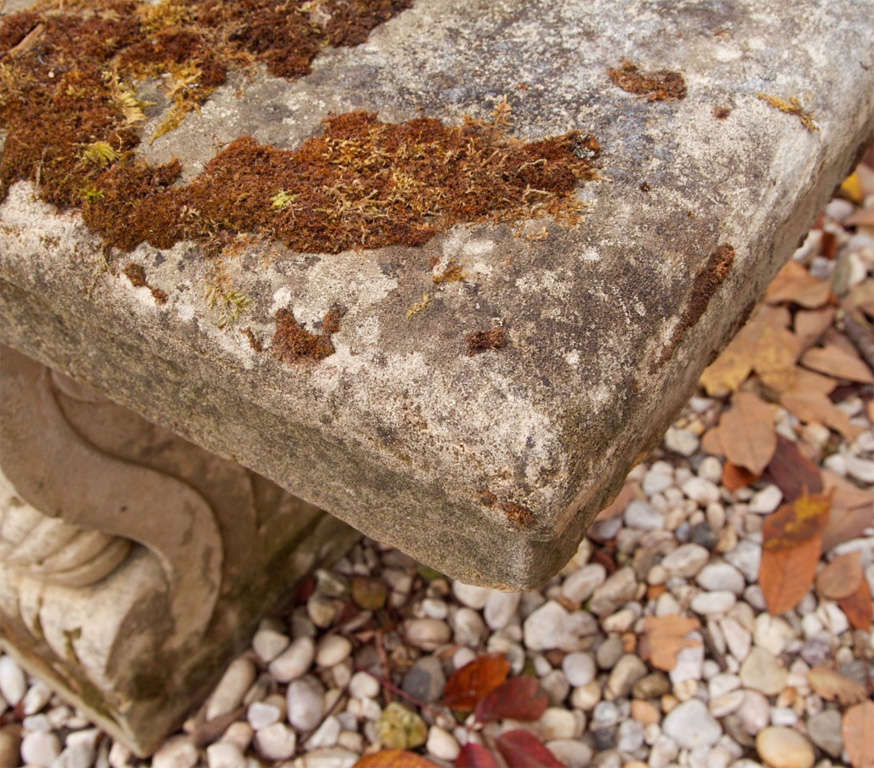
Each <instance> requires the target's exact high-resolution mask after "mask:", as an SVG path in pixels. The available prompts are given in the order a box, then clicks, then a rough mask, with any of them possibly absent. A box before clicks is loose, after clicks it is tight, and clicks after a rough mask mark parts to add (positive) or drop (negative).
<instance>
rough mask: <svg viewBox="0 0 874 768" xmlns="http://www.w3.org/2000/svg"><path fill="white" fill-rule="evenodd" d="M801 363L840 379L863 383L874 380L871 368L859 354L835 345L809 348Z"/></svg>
mask: <svg viewBox="0 0 874 768" xmlns="http://www.w3.org/2000/svg"><path fill="white" fill-rule="evenodd" d="M801 364H802V365H805V366H807V367H808V368H813V370H815V371H819V372H820V373H824V374H826V375H828V376H834V377H836V378H838V379H847V380H848V381H858V382H861V383H862V384H870V383H871V382H872V381H874V376H872V375H871V369H870V368H868V366H867V365H865V363H863V362H862V361H861V360H860V359H859V358H858V356H856V355H851V354H849V353H848V352H846V351H845V350H843V349H840V348H838V347H835V346H827V347H814V348H813V349H808V350H807V352H805V353H804V355H803V356H802V358H801Z"/></svg>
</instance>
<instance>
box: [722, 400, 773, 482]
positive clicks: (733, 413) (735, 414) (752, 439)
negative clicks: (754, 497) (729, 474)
mask: <svg viewBox="0 0 874 768" xmlns="http://www.w3.org/2000/svg"><path fill="white" fill-rule="evenodd" d="M719 436H720V441H721V443H722V446H723V448H724V449H725V455H726V458H728V460H729V461H731V462H732V463H733V464H737V465H738V466H741V467H745V468H746V469H748V470H749V471H750V472H752V473H753V474H756V475H760V474H762V471H763V470H764V469H765V467H766V466H768V462H769V461H770V460H771V457H772V456H773V455H774V451H775V450H776V448H777V433H776V432H775V431H774V407H773V406H772V405H769V404H768V403H766V402H764V401H763V400H761V399H759V397H757V396H756V395H754V394H753V393H752V392H737V393H735V395H734V397H733V398H732V407H731V408H730V409H729V410H728V411H725V412H724V413H723V414H722V417H721V418H720V420H719Z"/></svg>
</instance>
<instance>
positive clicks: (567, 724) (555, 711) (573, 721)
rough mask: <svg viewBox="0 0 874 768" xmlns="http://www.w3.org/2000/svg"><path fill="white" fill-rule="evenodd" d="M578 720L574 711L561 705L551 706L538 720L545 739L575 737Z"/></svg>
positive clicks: (576, 735)
mask: <svg viewBox="0 0 874 768" xmlns="http://www.w3.org/2000/svg"><path fill="white" fill-rule="evenodd" d="M577 725H578V721H577V718H575V717H574V714H573V712H570V711H569V710H567V709H561V708H560V707H549V708H548V709H547V710H546V711H545V712H544V713H543V715H541V717H540V720H539V721H538V726H539V728H540V734H541V736H542V737H543V740H544V741H552V740H553V739H575V738H577V737H578V736H579V735H580V734H579V733H578V732H577Z"/></svg>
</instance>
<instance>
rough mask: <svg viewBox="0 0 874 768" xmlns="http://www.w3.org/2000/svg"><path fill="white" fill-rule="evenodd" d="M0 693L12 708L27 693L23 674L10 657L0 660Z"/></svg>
mask: <svg viewBox="0 0 874 768" xmlns="http://www.w3.org/2000/svg"><path fill="white" fill-rule="evenodd" d="M0 693H2V694H3V698H4V699H6V701H7V702H9V705H10V706H13V707H14V706H15V705H16V704H18V702H19V701H21V699H23V698H24V694H25V693H27V679H26V678H25V676H24V672H23V671H22V669H21V667H19V666H18V664H17V663H16V661H15V659H13V658H12V657H11V656H3V657H2V658H0Z"/></svg>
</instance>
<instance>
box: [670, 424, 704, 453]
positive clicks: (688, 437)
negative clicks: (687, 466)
mask: <svg viewBox="0 0 874 768" xmlns="http://www.w3.org/2000/svg"><path fill="white" fill-rule="evenodd" d="M665 448H667V449H668V450H669V451H673V452H674V453H679V454H680V455H681V456H691V455H692V454H693V453H695V451H697V450H698V436H697V435H696V434H694V433H692V432H690V431H689V430H687V429H677V428H676V427H668V431H667V432H665Z"/></svg>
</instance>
